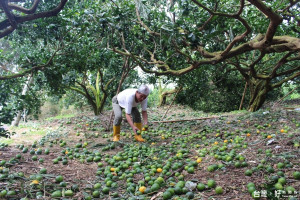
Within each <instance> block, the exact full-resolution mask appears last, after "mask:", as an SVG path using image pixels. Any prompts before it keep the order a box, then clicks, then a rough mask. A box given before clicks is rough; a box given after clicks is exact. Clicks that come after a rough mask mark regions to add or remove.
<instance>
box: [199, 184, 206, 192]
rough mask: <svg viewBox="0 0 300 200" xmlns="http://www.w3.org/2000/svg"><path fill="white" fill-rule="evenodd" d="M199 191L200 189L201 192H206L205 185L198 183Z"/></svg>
mask: <svg viewBox="0 0 300 200" xmlns="http://www.w3.org/2000/svg"><path fill="white" fill-rule="evenodd" d="M197 189H198V190H199V191H203V190H205V185H204V184H203V183H198V184H197Z"/></svg>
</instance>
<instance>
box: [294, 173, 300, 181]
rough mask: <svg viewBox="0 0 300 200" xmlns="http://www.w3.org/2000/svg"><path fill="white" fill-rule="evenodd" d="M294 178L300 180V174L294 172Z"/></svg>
mask: <svg viewBox="0 0 300 200" xmlns="http://www.w3.org/2000/svg"><path fill="white" fill-rule="evenodd" d="M293 177H294V179H296V180H300V172H294V173H293Z"/></svg>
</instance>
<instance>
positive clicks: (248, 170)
mask: <svg viewBox="0 0 300 200" xmlns="http://www.w3.org/2000/svg"><path fill="white" fill-rule="evenodd" d="M252 173H253V172H252V170H250V169H247V170H246V171H245V175H246V176H251V175H252Z"/></svg>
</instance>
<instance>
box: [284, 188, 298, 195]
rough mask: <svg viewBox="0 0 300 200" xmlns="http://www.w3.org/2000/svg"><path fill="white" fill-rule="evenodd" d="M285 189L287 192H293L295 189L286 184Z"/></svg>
mask: <svg viewBox="0 0 300 200" xmlns="http://www.w3.org/2000/svg"><path fill="white" fill-rule="evenodd" d="M285 190H286V191H287V192H288V194H294V192H295V191H296V190H295V188H293V187H292V186H287V187H286V188H285Z"/></svg>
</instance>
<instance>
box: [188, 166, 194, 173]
mask: <svg viewBox="0 0 300 200" xmlns="http://www.w3.org/2000/svg"><path fill="white" fill-rule="evenodd" d="M187 172H188V173H189V174H193V173H194V172H195V168H194V167H189V168H188V169H187Z"/></svg>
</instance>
